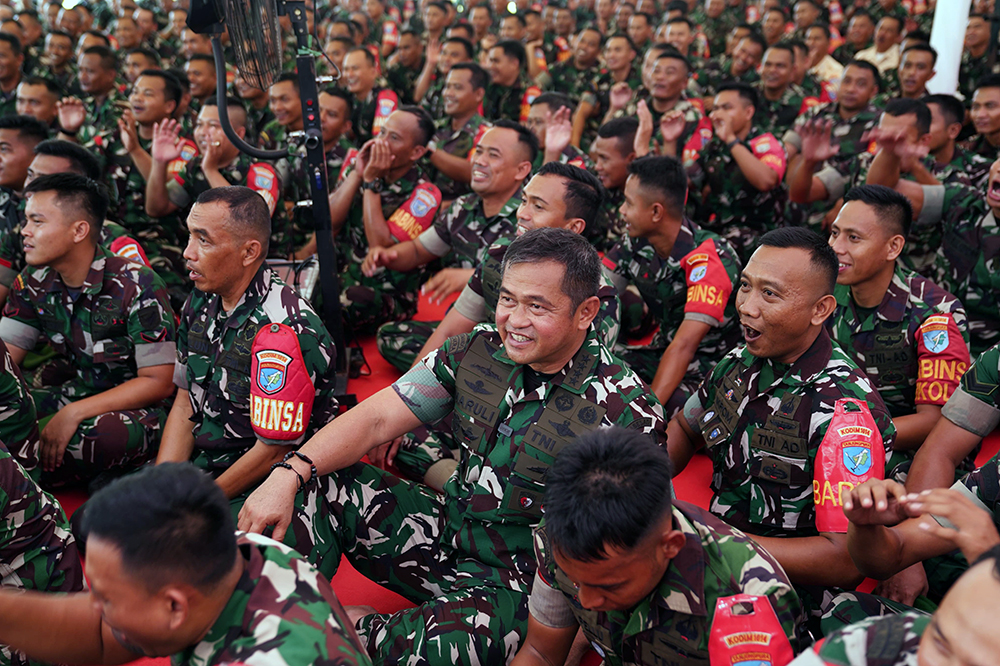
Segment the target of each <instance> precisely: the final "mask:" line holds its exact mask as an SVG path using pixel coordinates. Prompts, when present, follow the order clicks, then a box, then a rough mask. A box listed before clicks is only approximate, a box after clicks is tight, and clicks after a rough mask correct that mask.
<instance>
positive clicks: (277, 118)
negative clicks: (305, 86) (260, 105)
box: [248, 72, 304, 150]
mask: <svg viewBox="0 0 1000 666" xmlns="http://www.w3.org/2000/svg"><path fill="white" fill-rule="evenodd" d="M267 105H268V107H269V108H270V109H271V112H272V114H273V115H274V120H272V121H271V122H269V123H268V124H267V125H265V126H264V129H263V130H261V132H260V136H259V138H260V145H261V146H263V147H264V148H266V149H268V150H277V149H278V148H279V147H282V148H283V147H285V146H286V145H287V144H288V134H289V133H291V132H302V129H303V127H304V125H303V121H302V99H301V98H300V97H299V77H298V75H297V74H295V72H283V73H282V74H279V75H278V78H277V79H275V81H274V84H273V85H271V88H270V90H269V91H268V102H267ZM248 121H249V116H248Z"/></svg>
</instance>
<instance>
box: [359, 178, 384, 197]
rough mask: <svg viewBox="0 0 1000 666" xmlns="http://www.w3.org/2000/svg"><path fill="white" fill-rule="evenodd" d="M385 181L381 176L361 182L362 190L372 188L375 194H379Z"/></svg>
mask: <svg viewBox="0 0 1000 666" xmlns="http://www.w3.org/2000/svg"><path fill="white" fill-rule="evenodd" d="M383 185H384V183H383V182H382V179H381V178H373V179H371V180H365V181H362V182H361V189H362V190H371V191H372V192H374V193H375V194H379V193H380V192H381V191H382V186H383Z"/></svg>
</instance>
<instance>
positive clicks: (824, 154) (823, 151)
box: [799, 120, 840, 162]
mask: <svg viewBox="0 0 1000 666" xmlns="http://www.w3.org/2000/svg"><path fill="white" fill-rule="evenodd" d="M799 136H800V137H801V138H802V159H804V160H807V161H809V162H825V161H826V160H828V159H830V158H831V157H833V156H834V155H836V154H837V153H839V152H840V144H834V143H833V141H832V136H833V122H831V121H829V120H812V121H810V122H808V123H806V124H804V125H803V126H802V127H801V128H800V129H799Z"/></svg>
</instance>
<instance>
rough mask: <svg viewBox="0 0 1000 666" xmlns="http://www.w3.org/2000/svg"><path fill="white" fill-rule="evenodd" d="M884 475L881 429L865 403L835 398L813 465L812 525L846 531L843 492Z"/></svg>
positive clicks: (820, 528) (829, 530)
mask: <svg viewBox="0 0 1000 666" xmlns="http://www.w3.org/2000/svg"><path fill="white" fill-rule="evenodd" d="M884 475H885V447H884V446H883V445H882V433H881V432H879V429H878V426H877V425H875V419H874V418H873V417H872V413H871V411H870V410H869V409H868V403H866V402H864V401H863V400H856V399H854V398H842V399H840V400H838V401H837V404H836V405H835V406H834V409H833V419H832V420H831V421H830V425H829V426H828V427H827V429H826V436H825V437H823V441H822V442H821V443H820V445H819V451H818V452H817V453H816V462H815V465H814V467H813V501H815V503H816V529H817V530H819V531H820V532H833V533H838V534H844V533H846V532H847V523H848V521H847V516H845V515H844V509H843V494H844V493H845V492H848V493H849V492H850V491H851V490H853V489H854V488H855V487H856V486H858V485H859V484H862V483H864V482H865V481H867V480H868V479H881V478H883V476H884Z"/></svg>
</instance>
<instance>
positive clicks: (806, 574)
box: [749, 534, 864, 589]
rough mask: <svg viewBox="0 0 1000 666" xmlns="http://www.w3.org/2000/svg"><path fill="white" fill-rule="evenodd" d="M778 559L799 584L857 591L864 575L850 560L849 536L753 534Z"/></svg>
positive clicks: (754, 538)
mask: <svg viewBox="0 0 1000 666" xmlns="http://www.w3.org/2000/svg"><path fill="white" fill-rule="evenodd" d="M749 536H750V537H751V538H752V539H753V540H754V541H756V542H757V543H758V544H760V545H761V546H762V547H763V548H764V549H765V550H767V551H768V552H769V553H771V555H773V556H774V558H775V559H776V560H778V563H779V564H781V567H782V568H783V569H784V570H785V573H787V574H788V579H789V580H791V581H792V582H793V583H795V584H796V585H822V586H824V587H844V588H848V589H854V588H855V587H856V586H857V585H858V584H859V583H860V582H861V581H862V580H864V576H863V575H862V574H861V572H860V571H858V568H857V567H856V566H854V562H852V561H851V558H850V557H848V549H847V536H846V535H844V534H820V535H819V536H813V537H761V536H756V535H753V534H751V535H749Z"/></svg>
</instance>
